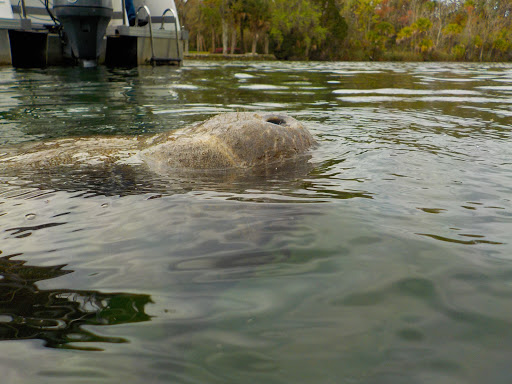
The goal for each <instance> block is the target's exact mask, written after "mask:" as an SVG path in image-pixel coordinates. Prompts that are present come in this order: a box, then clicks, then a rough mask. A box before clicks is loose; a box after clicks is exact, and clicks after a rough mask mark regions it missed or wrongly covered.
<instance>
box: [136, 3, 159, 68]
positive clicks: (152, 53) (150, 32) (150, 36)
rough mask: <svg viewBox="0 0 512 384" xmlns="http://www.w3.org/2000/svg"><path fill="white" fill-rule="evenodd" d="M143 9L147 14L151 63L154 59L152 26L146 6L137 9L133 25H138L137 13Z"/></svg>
mask: <svg viewBox="0 0 512 384" xmlns="http://www.w3.org/2000/svg"><path fill="white" fill-rule="evenodd" d="M142 9H144V10H145V11H146V13H147V14H148V27H149V40H150V42H151V61H153V60H154V59H155V47H154V43H153V25H152V23H151V12H149V8H148V6H147V5H142V6H140V7H139V9H137V13H136V14H135V25H139V12H140V11H141V10H142Z"/></svg>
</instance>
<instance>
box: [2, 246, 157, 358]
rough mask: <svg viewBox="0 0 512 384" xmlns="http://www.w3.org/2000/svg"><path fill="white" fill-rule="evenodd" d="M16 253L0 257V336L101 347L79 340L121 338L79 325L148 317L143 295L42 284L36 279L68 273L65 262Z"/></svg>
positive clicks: (64, 345) (49, 344)
mask: <svg viewBox="0 0 512 384" xmlns="http://www.w3.org/2000/svg"><path fill="white" fill-rule="evenodd" d="M19 256H21V255H10V256H3V257H1V258H0V340H27V339H40V340H44V342H45V346H47V347H50V348H70V349H80V350H102V349H101V348H98V347H87V346H86V344H83V343H124V342H127V340H126V339H124V338H119V337H105V336H101V335H99V334H95V333H94V332H93V331H89V330H87V329H86V328H84V327H85V326H90V325H93V326H105V325H116V324H125V323H136V322H141V321H149V320H150V316H148V315H147V314H146V313H145V312H144V307H145V305H146V304H147V303H150V302H151V299H150V297H149V296H148V295H134V294H127V293H101V292H97V291H79V290H73V289H58V290H57V289H56V290H43V289H39V288H38V287H37V285H36V283H37V282H38V281H41V280H47V279H55V278H57V277H59V276H62V275H65V274H68V273H72V272H73V271H71V270H65V269H63V268H64V267H65V265H55V266H50V267H46V266H45V267H40V266H31V265H27V264H26V261H25V260H21V259H19Z"/></svg>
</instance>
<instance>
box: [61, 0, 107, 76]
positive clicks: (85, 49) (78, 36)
mask: <svg viewBox="0 0 512 384" xmlns="http://www.w3.org/2000/svg"><path fill="white" fill-rule="evenodd" d="M53 10H54V12H55V16H57V18H58V19H59V20H60V22H61V23H62V26H63V27H64V31H65V32H66V34H67V35H68V39H69V42H70V44H71V49H72V50H73V54H74V55H75V57H76V58H78V60H79V61H80V63H81V64H82V65H83V66H84V67H91V66H96V65H97V60H98V57H99V56H100V53H101V45H102V43H103V36H104V35H105V31H106V30H107V25H108V23H109V22H110V19H111V18H112V13H113V8H112V0H54V2H53Z"/></svg>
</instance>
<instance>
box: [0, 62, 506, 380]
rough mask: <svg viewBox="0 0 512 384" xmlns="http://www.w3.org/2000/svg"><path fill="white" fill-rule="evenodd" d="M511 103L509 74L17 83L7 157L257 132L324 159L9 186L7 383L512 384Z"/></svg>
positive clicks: (0, 212) (404, 66)
mask: <svg viewBox="0 0 512 384" xmlns="http://www.w3.org/2000/svg"><path fill="white" fill-rule="evenodd" d="M511 81H512V65H510V64H463V63H314V62H307V63H305V62H302V63H301V62H298V63H283V62H254V63H251V62H248V63H243V62H189V63H186V65H185V66H183V67H181V68H178V69H176V68H165V67H159V68H150V67H141V68H136V69H132V70H121V69H119V70H109V69H106V68H101V67H100V68H97V69H94V70H90V71H84V70H82V69H78V68H48V69H44V70H13V69H9V68H4V69H0V156H2V155H3V154H4V153H9V152H11V151H13V150H16V148H19V145H20V143H26V142H34V141H36V142H39V141H44V140H46V139H54V138H63V137H69V136H81V135H88V136H95V135H125V136H133V135H146V134H154V133H158V132H162V131H167V130H170V129H175V128H181V127H183V126H186V125H188V124H191V123H194V122H197V121H200V120H203V119H205V118H207V117H210V116H211V115H213V114H216V113H219V112H224V111H238V110H244V111H245V110H259V111H261V110H264V111H269V110H273V111H278V112H280V111H286V112H287V113H289V114H291V115H292V116H294V117H296V118H298V119H299V120H302V121H303V122H305V124H306V125H307V126H308V128H309V129H310V131H311V132H312V134H313V135H314V136H315V138H316V139H317V141H318V142H319V146H318V147H317V148H315V149H314V150H313V151H311V153H310V155H311V158H309V159H307V161H305V162H304V163H303V164H299V165H297V166H296V167H295V168H293V167H291V168H287V167H284V168H282V169H277V170H272V171H271V172H270V171H269V172H261V173H260V174H251V175H243V174H242V175H241V174H231V173H229V172H226V173H217V174H211V173H201V172H197V173H194V174H177V173H176V174H172V175H154V174H150V173H148V172H147V170H146V169H145V168H144V167H142V166H129V165H125V166H105V167H85V168H80V167H60V168H59V167H56V168H53V169H52V170H49V169H46V170H42V169H19V168H18V169H16V168H15V167H14V168H11V169H1V170H0V241H1V242H2V247H1V248H2V251H4V254H6V255H9V256H4V257H3V258H1V259H0V275H2V276H3V278H2V279H1V280H0V296H1V297H0V299H1V302H0V332H1V335H2V338H3V341H2V342H1V343H0V353H1V354H2V359H0V368H1V369H2V372H3V374H4V375H6V382H14V383H16V382H22V383H29V384H31V383H40V382H41V381H43V382H52V383H60V382H65V383H66V384H68V383H70V384H74V383H79V382H84V381H90V378H92V377H94V378H95V379H98V381H100V382H102V383H119V382H123V383H139V382H144V381H148V380H150V381H151V382H154V383H158V384H160V383H169V382H172V383H219V384H221V383H222V384H226V383H269V384H284V383H291V382H293V383H319V382H320V383H340V382H343V383H345V382H347V383H349V382H350V383H360V384H384V383H394V384H397V383H407V384H411V383H415V384H416V383H418V384H420V383H469V384H479V383H482V382H486V383H492V384H501V383H508V382H509V381H510V377H511V376H512V369H511V367H512V359H511V357H510V356H512V347H511V346H512V332H511V331H510V329H511V325H512V324H511V319H512V312H511V308H512V307H511V306H510V299H511V298H512V258H511V255H512V247H511V242H510V233H511V230H512V200H511V197H510V196H512V168H511V160H510V159H511V156H512V151H511V146H510V143H511V132H512V131H511V125H510V116H512V109H511V108H512V104H511V101H510V100H511V98H510V96H511V87H510V85H509V84H510V82H511ZM15 255H16V256H15ZM71 271H73V273H70V272H71ZM102 325H109V326H102ZM21 338H24V341H23V342H20V341H19V339H21ZM41 340H42V341H41ZM42 343H44V344H45V345H47V346H49V347H54V348H41V347H40V346H41V344H42ZM86 348H90V349H94V350H96V349H101V350H102V352H101V353H89V352H87V351H83V349H86ZM77 349H81V350H80V351H77ZM148 378H150V379H148Z"/></svg>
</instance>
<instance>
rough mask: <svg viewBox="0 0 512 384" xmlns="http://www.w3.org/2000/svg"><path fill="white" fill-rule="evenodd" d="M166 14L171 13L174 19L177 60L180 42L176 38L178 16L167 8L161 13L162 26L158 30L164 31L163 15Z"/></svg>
mask: <svg viewBox="0 0 512 384" xmlns="http://www.w3.org/2000/svg"><path fill="white" fill-rule="evenodd" d="M167 12H171V13H172V16H173V17H174V32H175V33H176V58H179V57H180V41H179V38H178V16H177V15H176V13H175V12H174V10H172V9H171V8H167V9H166V10H165V11H164V13H162V24H161V25H160V29H165V28H164V23H165V14H166V13H167Z"/></svg>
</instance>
